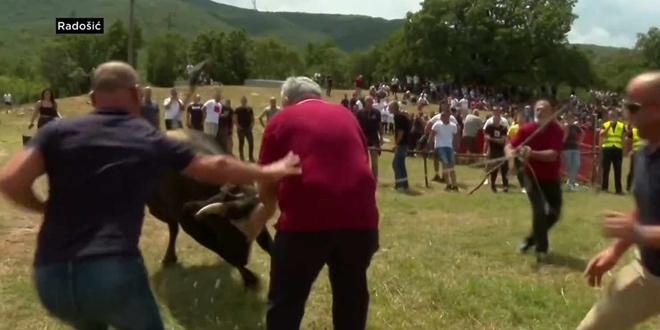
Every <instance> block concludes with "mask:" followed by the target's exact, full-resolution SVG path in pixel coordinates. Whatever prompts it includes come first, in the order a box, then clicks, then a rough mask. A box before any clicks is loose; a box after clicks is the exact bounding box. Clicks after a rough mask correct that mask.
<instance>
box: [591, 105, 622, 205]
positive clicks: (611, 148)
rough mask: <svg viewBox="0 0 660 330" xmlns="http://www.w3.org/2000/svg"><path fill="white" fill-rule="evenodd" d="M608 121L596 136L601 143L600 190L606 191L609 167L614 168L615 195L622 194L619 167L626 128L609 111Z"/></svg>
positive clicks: (616, 114)
mask: <svg viewBox="0 0 660 330" xmlns="http://www.w3.org/2000/svg"><path fill="white" fill-rule="evenodd" d="M607 117H608V121H606V122H604V123H603V128H602V129H601V130H600V132H599V133H598V135H599V136H600V141H601V156H602V159H601V164H600V166H601V167H600V168H601V178H600V179H601V190H602V191H607V190H608V188H609V182H610V166H612V167H614V188H615V191H616V194H618V195H622V194H623V186H622V184H621V172H622V169H621V166H622V163H623V137H624V135H625V134H626V126H625V124H624V123H623V122H621V121H620V120H619V118H620V117H619V113H618V111H616V110H614V109H613V110H610V111H609V112H608V114H607Z"/></svg>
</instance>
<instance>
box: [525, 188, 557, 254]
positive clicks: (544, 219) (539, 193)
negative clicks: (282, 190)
mask: <svg viewBox="0 0 660 330" xmlns="http://www.w3.org/2000/svg"><path fill="white" fill-rule="evenodd" d="M526 179H527V180H528V181H530V182H528V183H527V197H528V198H529V202H530V203H531V204H532V232H531V233H530V235H529V236H527V238H525V242H526V245H527V246H529V247H531V246H534V245H536V252H541V253H547V252H548V244H549V243H548V232H549V231H550V229H551V228H552V226H554V225H555V223H557V220H559V216H560V215H561V206H562V191H561V181H560V180H559V179H554V180H538V184H537V182H535V181H534V178H532V177H531V176H527V177H526Z"/></svg>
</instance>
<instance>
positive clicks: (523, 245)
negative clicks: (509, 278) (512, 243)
mask: <svg viewBox="0 0 660 330" xmlns="http://www.w3.org/2000/svg"><path fill="white" fill-rule="evenodd" d="M533 246H534V244H532V243H531V242H530V241H528V240H524V241H522V242H520V245H518V252H519V253H520V254H525V253H527V251H529V249H531V248H532V247H533Z"/></svg>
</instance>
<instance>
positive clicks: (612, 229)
mask: <svg viewBox="0 0 660 330" xmlns="http://www.w3.org/2000/svg"><path fill="white" fill-rule="evenodd" d="M603 232H604V233H605V236H607V237H615V238H620V239H624V240H627V241H630V242H632V241H634V239H635V222H634V221H633V220H632V219H631V218H630V216H629V215H628V214H625V213H620V212H614V211H608V212H605V213H604V214H603Z"/></svg>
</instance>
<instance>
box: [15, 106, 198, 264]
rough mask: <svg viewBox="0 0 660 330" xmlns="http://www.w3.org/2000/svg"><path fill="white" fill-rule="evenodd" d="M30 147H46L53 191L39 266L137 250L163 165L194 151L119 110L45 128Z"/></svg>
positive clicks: (181, 161)
mask: <svg viewBox="0 0 660 330" xmlns="http://www.w3.org/2000/svg"><path fill="white" fill-rule="evenodd" d="M28 148H37V149H39V151H40V152H41V153H42V155H43V158H44V163H45V168H46V174H47V175H48V186H49V188H50V190H49V197H48V203H47V207H46V212H45V215H44V222H43V224H42V226H41V230H40V231H39V236H38V239H37V251H36V257H35V265H36V266H41V265H46V264H50V263H58V262H68V261H72V260H77V259H85V258H90V257H103V256H116V255H139V253H140V252H139V250H138V240H139V237H140V232H141V229H142V222H143V219H144V209H145V204H146V201H147V198H148V197H149V196H150V194H152V191H153V189H154V187H155V183H156V180H157V178H158V175H159V173H160V171H161V170H163V169H166V168H171V169H174V170H176V171H181V170H183V169H184V168H185V167H187V166H188V164H189V163H190V161H191V160H192V159H193V157H194V153H193V151H192V150H191V149H190V148H189V147H188V146H187V145H186V144H185V143H182V142H180V141H174V140H171V139H167V138H165V137H164V136H163V135H162V134H160V133H159V132H158V131H157V130H156V129H155V128H154V127H153V126H152V125H150V124H149V123H148V122H147V121H145V120H143V119H141V118H139V117H137V116H133V115H131V114H129V113H127V112H124V111H122V110H120V109H99V110H95V111H94V112H92V113H91V114H88V115H85V116H82V117H78V118H74V119H66V120H59V121H57V122H53V123H51V124H49V125H47V126H44V127H43V128H42V129H41V130H39V132H38V133H37V135H36V136H35V137H34V138H32V139H31V140H30V143H29V144H28Z"/></svg>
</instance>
